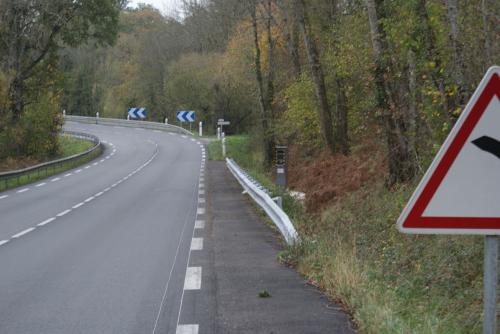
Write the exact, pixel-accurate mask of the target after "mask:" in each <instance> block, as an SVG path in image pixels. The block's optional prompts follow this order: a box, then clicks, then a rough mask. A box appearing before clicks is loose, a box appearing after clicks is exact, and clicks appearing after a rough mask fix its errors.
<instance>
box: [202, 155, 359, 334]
mask: <svg viewBox="0 0 500 334" xmlns="http://www.w3.org/2000/svg"><path fill="white" fill-rule="evenodd" d="M207 167H208V168H207V181H208V187H207V189H208V194H207V217H206V218H207V230H206V231H205V235H206V237H207V238H208V239H209V240H207V241H209V242H207V246H208V245H209V247H210V248H212V249H211V250H210V253H211V256H210V258H211V259H210V262H212V266H211V267H212V269H213V272H212V275H211V280H212V284H213V288H214V289H213V291H215V297H214V298H215V299H216V300H215V303H214V304H213V305H216V310H215V312H214V313H215V316H216V318H215V323H214V324H213V325H214V329H215V332H216V333H354V331H353V330H352V325H351V323H350V321H349V317H348V315H347V314H345V313H344V312H342V310H341V307H340V306H339V305H335V304H333V303H331V302H330V301H328V300H327V299H326V297H324V296H323V295H322V294H321V293H320V292H319V291H318V290H317V289H315V288H313V287H311V286H309V285H307V284H305V282H304V280H303V278H302V277H300V275H299V274H298V273H297V272H296V271H294V270H293V269H290V268H287V267H286V266H284V265H282V264H280V263H278V261H277V255H278V253H279V251H280V246H279V242H278V240H277V239H276V235H275V232H273V231H272V230H271V229H270V228H269V227H268V226H266V225H265V223H264V222H263V221H262V219H261V218H260V217H259V215H258V213H257V212H256V211H255V209H254V208H253V206H252V204H251V203H250V201H249V199H248V197H247V196H245V195H242V193H241V192H242V189H241V187H240V185H239V184H238V183H237V182H236V180H234V177H233V176H232V175H231V173H230V172H229V171H228V170H227V168H226V166H225V163H224V162H220V161H210V162H208V165H207ZM261 291H266V292H269V294H270V295H271V296H270V297H267V298H262V297H259V292H261Z"/></svg>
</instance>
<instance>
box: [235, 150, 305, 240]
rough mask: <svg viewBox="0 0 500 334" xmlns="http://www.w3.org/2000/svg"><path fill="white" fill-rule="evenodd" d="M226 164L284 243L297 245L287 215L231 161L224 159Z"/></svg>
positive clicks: (296, 235)
mask: <svg viewBox="0 0 500 334" xmlns="http://www.w3.org/2000/svg"><path fill="white" fill-rule="evenodd" d="M226 164H227V167H228V168H229V170H230V171H231V173H233V175H234V177H235V178H236V180H238V182H239V183H240V184H241V186H242V187H243V189H245V191H246V192H247V193H248V194H249V195H250V197H252V199H253V200H254V201H255V203H257V204H258V205H259V206H260V207H261V208H262V209H263V210H264V211H265V212H266V213H267V215H268V216H269V218H271V220H272V221H273V223H274V224H275V225H276V226H277V227H278V229H279V230H280V232H281V235H283V237H284V238H285V241H286V243H287V244H289V245H293V244H295V243H297V242H298V241H299V235H298V234H297V231H296V230H295V227H294V226H293V224H292V222H291V221H290V218H288V216H287V214H286V213H285V212H284V211H283V210H282V209H281V208H280V207H279V206H278V205H277V204H276V203H275V202H274V201H273V200H272V198H271V197H270V196H269V195H268V194H267V193H266V192H265V191H264V190H262V189H261V188H260V187H258V186H256V185H255V184H254V183H253V182H252V181H251V180H250V179H249V178H248V177H247V176H246V173H245V172H244V171H243V170H242V169H241V168H240V167H239V166H238V164H236V163H235V162H234V161H233V160H232V159H229V158H226Z"/></svg>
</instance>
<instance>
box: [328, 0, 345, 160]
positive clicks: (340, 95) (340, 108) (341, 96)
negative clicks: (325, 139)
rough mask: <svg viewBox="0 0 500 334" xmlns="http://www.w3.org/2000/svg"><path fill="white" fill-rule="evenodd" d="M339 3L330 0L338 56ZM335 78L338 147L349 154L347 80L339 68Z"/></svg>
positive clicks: (334, 47) (335, 49) (333, 36)
mask: <svg viewBox="0 0 500 334" xmlns="http://www.w3.org/2000/svg"><path fill="white" fill-rule="evenodd" d="M339 15H340V12H339V4H338V0H331V1H330V21H331V22H332V24H333V26H334V27H333V29H332V32H331V34H332V48H333V54H334V56H335V57H336V58H339V57H340V47H339V37H338V33H337V31H338V29H339V27H340V22H339ZM333 79H334V81H335V84H336V87H335V88H336V94H335V96H336V101H335V102H336V103H335V119H334V126H335V143H336V145H337V149H338V151H339V152H341V153H342V154H344V155H347V154H349V152H350V148H349V136H348V113H349V109H348V106H347V97H346V93H345V90H346V88H345V81H344V78H343V77H341V75H340V74H339V71H338V69H335V70H334V73H333Z"/></svg>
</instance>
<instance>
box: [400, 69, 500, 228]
mask: <svg viewBox="0 0 500 334" xmlns="http://www.w3.org/2000/svg"><path fill="white" fill-rule="evenodd" d="M495 95H496V96H497V98H499V99H500V76H499V74H498V73H495V72H494V73H493V75H491V77H490V79H489V81H488V82H487V83H486V85H484V89H483V90H482V92H480V95H479V97H478V98H477V100H476V102H475V103H474V105H473V106H472V108H471V109H470V112H469V113H468V114H467V115H464V116H466V118H465V120H464V121H463V123H462V124H461V127H460V129H459V130H458V132H457V133H456V135H455V137H454V138H453V139H452V141H451V143H450V145H448V147H447V150H446V152H444V155H443V156H442V158H441V160H440V161H439V163H438V165H437V167H436V168H435V169H434V171H433V173H432V175H431V176H430V178H429V179H428V181H427V183H426V184H425V186H424V188H423V190H422V192H421V193H420V195H419V196H418V198H417V199H416V201H415V203H414V205H413V207H412V208H411V210H410V212H409V214H408V215H407V217H406V218H405V219H404V221H403V222H402V224H401V226H400V227H401V230H402V231H403V232H407V231H405V229H415V230H417V229H445V230H446V229H474V230H476V229H483V230H492V229H500V217H433V216H425V217H424V216H423V212H424V211H425V209H426V208H427V206H428V205H429V202H430V201H431V199H432V197H433V196H434V194H435V193H436V191H437V189H438V188H439V186H440V184H441V182H442V181H443V179H444V178H445V176H446V174H447V173H448V170H449V169H450V167H451V165H452V164H453V162H454V161H455V159H456V157H457V156H458V154H459V153H460V151H461V149H462V147H463V146H464V145H465V143H466V141H467V139H468V138H469V136H470V134H471V132H472V130H473V129H474V128H475V126H476V124H477V123H478V121H479V119H480V118H481V116H482V115H483V113H484V111H485V110H486V108H487V107H488V105H489V103H490V102H491V100H492V99H493V97H494V96H495ZM499 205H500V202H499ZM400 219H401V218H400ZM415 233H419V232H418V231H416V232H415Z"/></svg>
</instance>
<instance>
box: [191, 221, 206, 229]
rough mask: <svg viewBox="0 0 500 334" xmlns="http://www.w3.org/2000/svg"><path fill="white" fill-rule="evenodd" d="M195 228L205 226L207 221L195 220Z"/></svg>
mask: <svg viewBox="0 0 500 334" xmlns="http://www.w3.org/2000/svg"><path fill="white" fill-rule="evenodd" d="M194 228H205V221H204V220H197V221H195V223H194Z"/></svg>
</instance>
